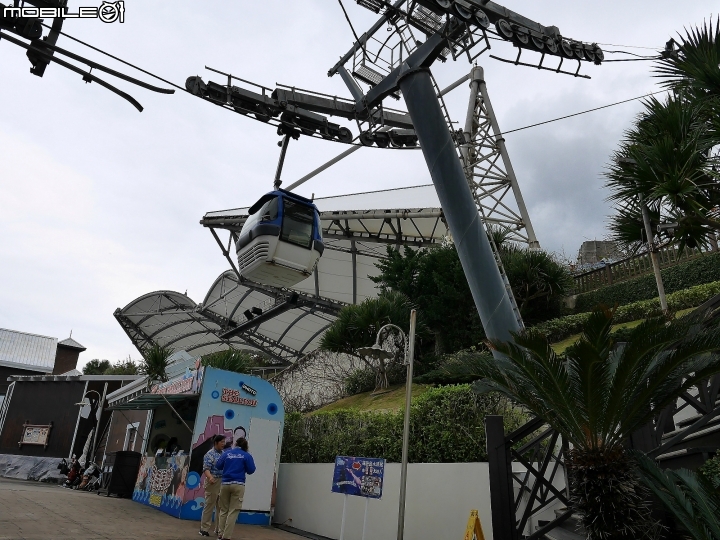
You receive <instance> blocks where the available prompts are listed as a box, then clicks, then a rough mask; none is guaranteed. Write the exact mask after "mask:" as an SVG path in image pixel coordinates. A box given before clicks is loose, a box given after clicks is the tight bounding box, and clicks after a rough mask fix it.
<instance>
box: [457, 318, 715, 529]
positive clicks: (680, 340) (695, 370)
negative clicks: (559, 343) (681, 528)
mask: <svg viewBox="0 0 720 540" xmlns="http://www.w3.org/2000/svg"><path fill="white" fill-rule="evenodd" d="M612 322H613V314H612V312H610V311H609V310H602V309H598V310H596V311H595V312H593V314H592V315H591V316H590V319H589V320H588V322H587V323H586V325H585V326H584V329H583V335H582V337H581V338H580V339H579V340H578V341H577V342H576V343H575V344H574V345H572V346H571V347H569V348H568V349H567V351H566V353H565V356H559V355H557V354H556V353H555V352H554V351H553V349H552V347H551V346H550V343H549V342H548V340H547V339H546V338H545V337H544V336H542V335H540V334H538V333H536V332H533V331H527V332H524V333H521V334H517V335H516V336H515V342H514V343H495V344H494V346H495V347H496V348H497V350H498V351H499V352H501V353H502V354H503V355H504V357H501V358H493V357H492V356H490V355H489V354H484V355H478V357H476V358H475V359H474V360H473V362H472V363H469V364H468V367H464V368H458V367H457V365H455V366H454V369H465V370H466V371H467V370H472V373H473V374H474V375H475V376H476V377H477V378H479V379H482V383H480V384H479V385H478V390H479V391H487V390H494V391H498V392H500V393H502V394H504V395H506V396H507V397H509V398H510V399H511V400H513V401H514V402H515V403H517V404H519V405H521V406H522V407H524V408H525V409H526V410H527V411H529V412H531V413H532V414H534V415H536V416H538V417H539V418H542V419H543V420H544V421H546V422H547V423H548V424H549V425H550V426H551V427H552V428H554V429H556V430H557V431H558V432H559V433H560V435H561V436H562V437H563V439H564V440H565V441H566V442H567V443H569V444H570V446H571V448H572V450H570V452H569V456H568V461H567V465H568V472H569V477H570V490H571V493H572V496H573V499H574V505H575V508H576V510H577V512H578V513H579V514H580V515H581V519H582V523H583V526H584V527H585V530H586V531H587V533H588V538H589V539H590V540H600V539H603V540H616V539H635V538H646V537H647V533H648V532H649V531H650V530H652V527H651V525H652V524H651V523H648V521H647V517H648V515H649V511H648V508H647V507H646V502H645V501H646V490H645V488H644V487H643V485H642V484H641V482H640V480H639V478H638V476H637V472H636V464H635V460H634V459H633V456H632V455H631V454H630V453H629V452H628V451H627V450H626V449H625V441H626V440H627V439H628V438H629V437H630V435H631V434H632V433H634V432H635V431H637V430H638V429H639V428H641V427H642V426H645V425H646V424H648V423H649V422H651V421H652V420H653V418H654V417H655V415H657V414H658V413H659V412H660V411H661V410H662V409H663V408H665V407H666V406H667V405H669V404H671V403H674V402H675V401H676V399H677V398H678V396H679V395H680V394H681V393H683V392H685V391H687V390H688V389H689V388H691V387H692V386H693V385H695V384H697V383H698V382H699V381H701V380H704V379H706V378H708V377H710V376H712V375H713V374H715V373H718V372H720V356H718V355H717V354H715V353H717V351H718V350H719V349H720V332H718V329H717V328H707V329H702V330H699V331H693V332H691V331H690V330H691V328H692V326H691V325H692V322H691V321H690V320H689V319H687V318H683V319H679V320H674V321H671V322H667V321H666V319H664V318H657V319H651V320H648V321H646V322H644V323H643V324H641V325H640V326H638V327H637V328H636V329H635V330H634V331H633V332H632V333H631V335H630V338H629V342H628V343H627V344H626V345H625V346H623V347H617V348H616V347H615V343H614V341H613V338H612V336H611V334H610V329H611V327H612Z"/></svg>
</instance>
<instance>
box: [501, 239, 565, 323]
mask: <svg viewBox="0 0 720 540" xmlns="http://www.w3.org/2000/svg"><path fill="white" fill-rule="evenodd" d="M500 259H501V260H502V263H503V267H504V268H505V273H506V274H507V277H508V281H509V282H510V286H511V287H512V291H513V294H514V295H515V299H516V300H517V302H518V307H519V308H520V313H521V314H522V316H523V318H524V319H525V321H526V322H533V321H536V320H544V319H548V318H552V315H551V314H552V313H557V312H559V309H560V304H561V298H562V297H563V296H565V295H567V294H569V293H570V291H571V289H572V287H573V279H572V276H571V275H570V272H568V270H567V268H565V266H563V265H562V264H560V263H559V262H558V261H557V260H555V257H554V256H553V255H552V254H550V253H548V252H546V251H542V250H539V249H528V248H527V247H519V246H518V245H517V244H513V243H509V242H508V243H506V244H505V245H504V246H503V247H502V248H501V249H500Z"/></svg>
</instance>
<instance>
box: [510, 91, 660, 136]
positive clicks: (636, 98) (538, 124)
mask: <svg viewBox="0 0 720 540" xmlns="http://www.w3.org/2000/svg"><path fill="white" fill-rule="evenodd" d="M665 92H667V90H658V91H657V92H650V93H649V94H644V95H642V96H638V97H634V98H630V99H624V100H622V101H616V102H615V103H610V104H608V105H603V106H601V107H595V108H593V109H588V110H586V111H580V112H577V113H573V114H568V115H565V116H561V117H559V118H553V119H552V120H545V121H544V122H538V123H537V124H530V125H529V126H524V127H520V128H515V129H510V130H508V131H503V132H502V133H500V136H502V135H507V134H508V133H515V132H516V131H522V130H524V129H530V128H533V127H537V126H542V125H545V124H550V123H551V122H557V121H559V120H565V119H566V118H572V117H574V116H580V115H581V114H587V113H590V112H594V111H599V110H601V109H607V108H608V107H614V106H615V105H622V104H623V103H629V102H631V101H636V100H638V99H643V98H646V97H650V96H654V95H656V94H663V93H665Z"/></svg>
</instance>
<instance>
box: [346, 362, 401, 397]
mask: <svg viewBox="0 0 720 540" xmlns="http://www.w3.org/2000/svg"><path fill="white" fill-rule="evenodd" d="M406 372H407V368H406V367H405V366H404V365H403V364H400V363H392V364H390V365H389V366H387V378H388V384H390V385H393V384H400V383H404V382H405V374H406ZM376 384H377V373H376V372H375V370H373V369H370V368H361V369H358V370H356V371H353V372H352V373H351V374H350V375H348V377H347V378H346V379H345V394H347V395H348V396H354V395H355V394H362V393H363V392H372V391H373V390H375V387H376Z"/></svg>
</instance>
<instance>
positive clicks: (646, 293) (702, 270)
mask: <svg viewBox="0 0 720 540" xmlns="http://www.w3.org/2000/svg"><path fill="white" fill-rule="evenodd" d="M661 273H662V277H663V284H664V285H665V292H666V293H668V294H670V293H674V292H676V291H681V290H683V289H687V288H689V287H694V286H696V285H702V284H705V283H710V282H713V281H720V253H711V254H706V255H704V256H702V257H698V258H697V259H693V260H691V261H687V262H684V263H682V264H678V265H677V266H673V267H672V268H666V269H664V270H663V271H662V272H661ZM656 296H657V285H656V284H655V276H654V275H653V274H652V273H650V274H648V275H646V276H641V277H638V278H635V279H631V280H629V281H623V282H622V283H617V284H615V285H609V286H607V287H603V288H602V289H598V290H596V291H591V292H587V293H583V294H579V295H578V297H577V300H576V303H575V312H576V313H582V312H585V311H591V310H592V309H593V308H594V307H595V306H596V305H598V304H605V305H608V306H614V305H619V306H621V305H624V304H629V303H631V302H638V301H640V300H649V299H651V298H655V297H656Z"/></svg>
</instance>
